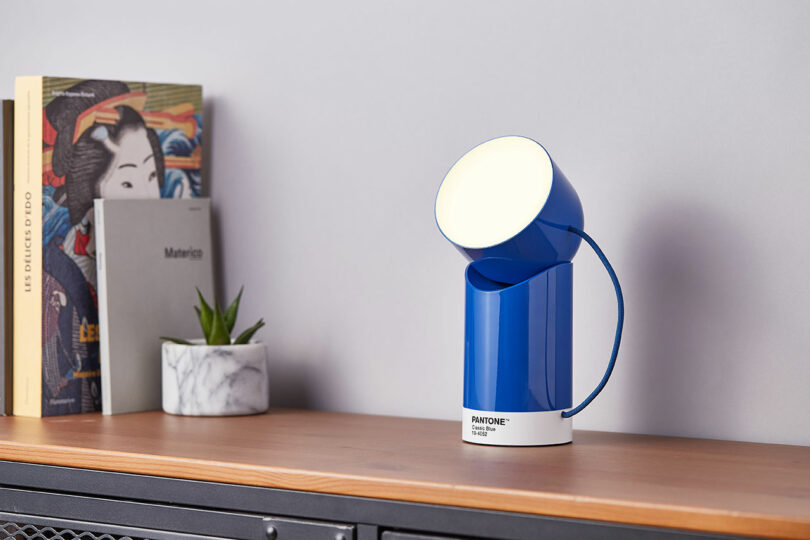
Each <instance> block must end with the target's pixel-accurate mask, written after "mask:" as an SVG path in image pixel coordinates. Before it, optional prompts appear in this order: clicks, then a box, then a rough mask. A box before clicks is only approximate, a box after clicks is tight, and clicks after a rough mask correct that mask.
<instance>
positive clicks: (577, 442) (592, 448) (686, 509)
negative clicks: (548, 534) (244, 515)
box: [0, 409, 810, 538]
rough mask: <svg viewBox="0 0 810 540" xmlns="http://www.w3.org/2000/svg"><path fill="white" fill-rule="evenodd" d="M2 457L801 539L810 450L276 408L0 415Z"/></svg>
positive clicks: (808, 521) (809, 530)
mask: <svg viewBox="0 0 810 540" xmlns="http://www.w3.org/2000/svg"><path fill="white" fill-rule="evenodd" d="M0 459H4V460H11V461H24V462H29V463H44V464H51V465H62V466H67V467H80V468H88V469H99V470H108V471H121V472H128V473H138V474H149V475H156V476H168V477H173V478H188V479H194V480H207V481H214V482H228V483H234V484H245V485H251V486H265V487H274V488H285V489H297V490H304V491H315V492H321V493H336V494H342V495H356V496H363V497H377V498H382V499H396V500H403V501H414V502H423V503H434V504H443V505H453V506H464V507H472V508H486V509H492V510H504V511H512V512H525V513H530V514H544V515H550V516H563V517H570V518H580V519H592V520H601V521H613V522H622V523H633V524H640V525H652V526H660V527H676V528H683V529H693V530H701V531H711V532H725V533H733V534H742V535H752V536H769V537H783V538H810V448H807V447H800V446H784V445H768V444H753V443H737V442H728V441H713V440H703V439H685V438H671V437H656V436H648V435H628V434H619V433H603V432H588V431H577V432H575V435H574V443H573V444H568V445H562V446H552V447H540V448H505V447H494V446H476V445H471V444H467V443H463V442H462V441H461V425H460V423H459V422H449V421H442V420H419V419H411V418H392V417H384V416H367V415H355V414H341V413H328V412H316V411H297V410H284V409H276V410H273V411H272V412H270V413H269V414H264V415H259V416H249V417H232V418H192V417H180V416H171V415H167V414H164V413H161V412H149V413H137V414H127V415H119V416H113V417H105V416H101V415H99V414H85V415H75V416H62V417H51V418H45V419H34V418H22V417H5V418H0Z"/></svg>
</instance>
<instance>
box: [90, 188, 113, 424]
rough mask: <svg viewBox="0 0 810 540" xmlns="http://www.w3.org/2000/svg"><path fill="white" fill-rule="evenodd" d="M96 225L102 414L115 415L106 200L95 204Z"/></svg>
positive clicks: (97, 201)
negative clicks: (105, 232) (111, 362)
mask: <svg viewBox="0 0 810 540" xmlns="http://www.w3.org/2000/svg"><path fill="white" fill-rule="evenodd" d="M94 212H95V223H96V268H97V269H98V271H97V273H96V280H97V282H98V326H99V339H100V342H99V360H100V362H101V412H102V414H113V411H112V392H110V389H111V388H112V386H111V383H110V335H109V334H110V324H109V319H108V313H109V305H108V303H107V302H108V298H107V295H108V292H107V265H106V262H107V261H106V260H105V257H106V253H107V244H106V240H105V235H104V199H96V200H95V203H94Z"/></svg>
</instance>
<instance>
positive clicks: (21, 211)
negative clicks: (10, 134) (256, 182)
mask: <svg viewBox="0 0 810 540" xmlns="http://www.w3.org/2000/svg"><path fill="white" fill-rule="evenodd" d="M14 106H15V118H16V122H15V124H14V141H15V143H14V160H15V163H17V164H19V165H18V166H17V167H15V170H14V278H13V279H14V285H13V294H14V306H13V310H14V330H13V331H14V340H13V342H14V345H13V347H14V352H13V356H14V358H13V375H12V377H13V399H14V414H17V415H22V416H54V415H61V414H73V413H81V412H91V411H98V410H101V385H100V363H99V326H98V323H99V321H98V295H97V279H96V258H95V230H94V212H93V200H94V199H96V198H111V199H157V198H193V197H198V196H199V195H200V188H201V168H202V167H201V164H202V126H203V119H202V88H201V87H200V86H195V85H178V84H156V83H144V82H128V81H102V80H89V79H73V78H63V77H18V78H17V80H16V86H15V104H14ZM156 384H159V383H156Z"/></svg>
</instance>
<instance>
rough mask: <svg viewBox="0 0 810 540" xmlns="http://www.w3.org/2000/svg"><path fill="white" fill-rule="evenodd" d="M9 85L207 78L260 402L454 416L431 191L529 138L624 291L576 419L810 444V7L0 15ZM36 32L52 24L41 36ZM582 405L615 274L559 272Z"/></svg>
mask: <svg viewBox="0 0 810 540" xmlns="http://www.w3.org/2000/svg"><path fill="white" fill-rule="evenodd" d="M0 17H2V23H0V51H2V63H1V64H0V95H4V96H10V95H12V93H13V78H14V76H15V75H22V74H45V75H69V76H86V77H101V78H125V79H142V80H154V81H171V82H199V83H202V84H203V85H204V88H205V96H206V100H207V110H206V113H207V114H208V117H207V119H206V130H207V131H208V139H207V151H208V152H209V154H208V156H209V165H210V167H209V169H208V175H207V181H208V182H210V194H211V196H212V197H213V200H214V205H215V207H216V209H217V211H218V216H219V236H220V240H221V244H220V246H221V257H222V265H221V266H222V269H221V270H222V273H221V278H222V288H223V289H224V291H225V292H226V293H227V294H228V295H229V296H230V295H232V294H234V293H235V292H236V291H237V290H238V288H239V285H240V284H245V286H246V298H245V302H244V309H243V314H242V319H241V323H242V324H243V325H246V324H248V323H252V322H253V320H254V319H256V318H258V317H259V316H264V317H265V318H266V319H267V321H268V323H269V325H268V327H267V328H266V329H265V330H263V331H262V334H261V336H262V338H263V339H264V340H266V342H267V343H268V344H269V348H270V351H271V355H272V360H273V371H274V379H273V381H274V382H273V385H272V388H273V392H274V395H273V400H274V402H275V403H276V404H287V405H296V406H309V407H314V408H324V409H332V410H340V411H354V412H365V413H379V414H393V415H411V416H423V417H434V418H452V419H457V418H460V404H461V370H462V354H463V347H462V340H463V300H464V298H463V278H462V272H463V270H464V266H465V261H464V260H463V259H462V257H461V256H460V255H459V253H458V252H456V251H455V250H454V249H453V248H452V247H451V246H450V245H449V244H448V243H447V242H446V241H445V240H444V239H443V238H442V237H441V235H440V234H439V232H438V231H437V229H436V226H435V224H434V221H433V215H432V211H433V198H434V195H435V192H436V189H437V188H438V185H439V182H440V181H441V179H442V176H443V175H444V173H445V172H446V170H447V169H448V167H449V166H450V165H451V164H452V162H453V161H454V160H455V159H456V158H457V157H459V156H460V155H461V154H462V153H463V152H464V151H465V150H467V149H469V148H470V147H471V146H473V145H475V144H476V143H478V142H480V141H483V140H485V139H488V138H491V137H493V136H497V135H501V134H524V135H527V136H531V137H533V138H536V139H538V140H540V141H541V142H543V143H544V144H545V145H546V147H547V148H548V149H549V151H550V152H551V154H552V155H553V156H554V159H555V160H556V161H557V163H558V164H559V165H560V166H561V167H562V169H563V170H564V171H565V173H566V175H567V176H568V178H569V179H570V180H571V181H572V182H573V183H574V185H575V187H576V189H577V190H578V192H579V194H580V197H581V199H582V202H583V205H584V208H585V216H586V229H587V230H588V231H590V233H591V234H592V235H594V236H595V237H596V238H597V240H598V241H599V242H600V243H601V244H602V246H603V248H604V249H605V250H606V252H607V253H608V255H609V256H610V257H611V259H612V261H613V263H614V265H615V267H616V270H617V272H618V274H619V276H620V278H621V280H622V283H623V285H624V289H625V294H626V298H627V324H626V328H625V339H624V343H623V346H622V351H621V355H620V357H619V361H618V365H617V368H616V372H615V375H614V378H613V380H612V381H611V383H610V384H609V385H608V387H607V388H606V390H605V391H604V392H603V393H602V395H601V396H600V397H599V398H598V399H597V400H596V401H595V402H594V404H593V405H592V406H591V407H590V408H589V409H586V411H585V412H583V413H582V414H581V415H579V416H578V417H577V418H576V420H575V426H576V427H577V428H580V429H583V428H584V429H600V430H616V431H631V432H642V433H662V434H671V435H688V436H697V437H711V438H724V439H738V440H748V441H765V442H779V443H794V444H804V445H810V414H808V408H809V406H810V391H809V390H808V383H809V382H810V362H808V360H809V359H810V314H809V313H808V312H809V311H810V285H808V283H809V282H810V275H809V274H808V271H807V268H808V266H807V265H808V260H810V242H808V240H807V235H808V233H810V212H809V211H808V209H810V178H808V175H809V173H808V171H810V31H809V30H808V29H809V28H810V3H806V2H785V1H783V2H773V1H767V2H766V1H762V2H736V1H735V2H683V1H675V0H669V1H666V2H650V1H646V0H645V1H632V2H631V1H622V2H570V1H559V2H537V1H521V2H500V3H499V2H490V1H475V2H472V1H453V2H450V1H445V2H435V1H420V2H416V1H411V2H405V1H401V2H381V1H379V0H367V1H345V2H327V1H323V2H318V3H315V2H244V3H235V2H230V3H226V2H220V3H213V2H190V1H187V2H182V3H181V2H165V3H164V2H157V1H141V2H128V3H126V4H123V3H120V4H108V3H106V2H98V1H88V0H81V1H79V2H61V3H56V2H53V3H49V4H47V5H46V4H44V3H39V2H36V3H35V2H23V1H20V2H4V3H3V4H2V10H0ZM46 30H47V31H46ZM575 268H576V270H575V284H576V285H575V289H576V290H575V298H574V300H575V320H574V327H575V331H574V332H575V351H574V362H575V365H576V376H575V378H576V380H575V384H574V392H575V396H576V397H577V398H580V397H584V396H585V395H586V394H587V393H588V392H589V391H590V389H591V388H592V387H593V386H595V385H596V383H597V382H598V380H599V378H600V377H601V373H602V371H603V369H604V366H605V363H606V361H607V356H608V351H609V348H610V345H611V339H612V333H613V325H614V318H615V302H614V299H613V296H612V294H613V293H612V291H611V289H610V283H609V281H608V278H607V277H606V275H605V274H604V271H603V270H602V268H601V267H600V265H599V262H598V260H597V259H596V258H595V257H594V256H593V255H592V254H591V253H590V252H589V251H587V250H585V249H583V250H581V251H580V254H579V255H578V256H577V258H576V264H575Z"/></svg>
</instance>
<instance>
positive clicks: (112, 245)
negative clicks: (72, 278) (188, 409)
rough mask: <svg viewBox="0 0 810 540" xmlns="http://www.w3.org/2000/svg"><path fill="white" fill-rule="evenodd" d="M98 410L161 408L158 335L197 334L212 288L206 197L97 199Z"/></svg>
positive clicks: (108, 411) (188, 335)
mask: <svg viewBox="0 0 810 540" xmlns="http://www.w3.org/2000/svg"><path fill="white" fill-rule="evenodd" d="M94 204H95V223H96V265H97V273H98V276H97V277H98V308H99V333H100V349H101V350H100V353H101V409H102V412H103V413H104V414H121V413H128V412H137V411H148V410H154V409H160V408H161V380H160V374H161V369H160V354H161V353H160V347H161V340H160V336H171V337H177V338H182V339H191V338H199V337H202V330H200V326H199V322H198V320H197V316H196V314H195V312H194V306H195V305H196V304H197V293H196V291H195V289H194V288H195V287H199V288H200V290H201V291H202V293H203V294H204V295H206V297H208V298H211V297H212V296H213V295H212V292H213V285H214V284H213V270H212V268H213V262H212V253H211V209H210V200H209V199H152V200H122V199H117V200H116V199H96V200H95V202H94Z"/></svg>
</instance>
